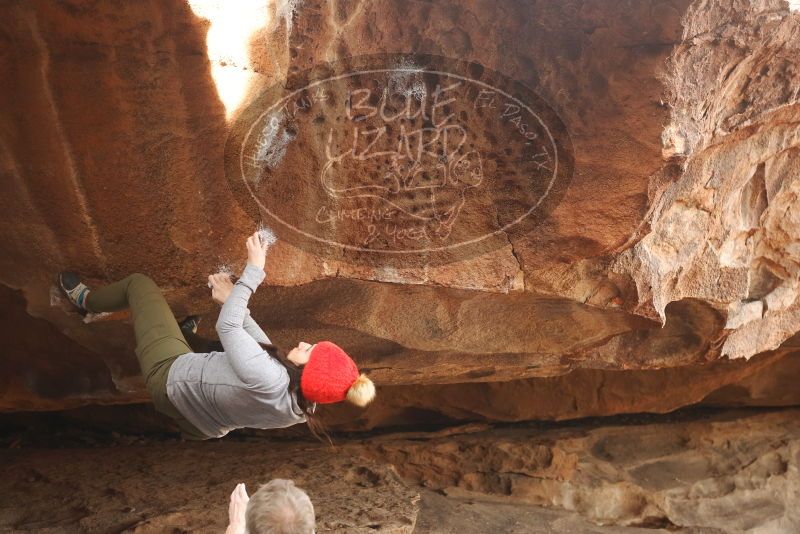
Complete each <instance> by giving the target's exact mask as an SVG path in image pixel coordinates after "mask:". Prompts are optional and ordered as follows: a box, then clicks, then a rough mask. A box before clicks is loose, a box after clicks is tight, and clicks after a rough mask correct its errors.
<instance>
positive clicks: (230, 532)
mask: <svg viewBox="0 0 800 534" xmlns="http://www.w3.org/2000/svg"><path fill="white" fill-rule="evenodd" d="M249 501H250V497H248V496H247V490H246V489H245V487H244V484H236V487H235V488H234V489H233V493H231V504H230V505H229V506H228V528H227V529H226V530H225V534H245V532H246V530H247V529H246V527H245V518H244V513H245V512H246V511H247V503H248V502H249Z"/></svg>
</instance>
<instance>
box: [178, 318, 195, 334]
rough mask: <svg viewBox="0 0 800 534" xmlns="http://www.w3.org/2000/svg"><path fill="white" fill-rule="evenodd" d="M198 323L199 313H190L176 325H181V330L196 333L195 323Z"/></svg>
mask: <svg viewBox="0 0 800 534" xmlns="http://www.w3.org/2000/svg"><path fill="white" fill-rule="evenodd" d="M199 324H200V316H199V315H190V316H189V317H187V318H186V319H184V320H183V321H181V322H180V323H179V324H178V326H180V327H181V330H183V331H184V332H191V333H192V334H196V333H197V325H199Z"/></svg>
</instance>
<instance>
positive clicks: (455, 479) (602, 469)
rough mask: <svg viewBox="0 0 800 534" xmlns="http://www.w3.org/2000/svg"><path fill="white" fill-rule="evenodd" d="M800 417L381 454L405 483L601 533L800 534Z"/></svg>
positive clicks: (393, 449)
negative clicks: (538, 512) (529, 509)
mask: <svg viewBox="0 0 800 534" xmlns="http://www.w3.org/2000/svg"><path fill="white" fill-rule="evenodd" d="M798 416H800V414H799V413H798V412H797V411H784V412H777V413H771V414H754V415H750V416H745V417H742V418H731V417H727V416H726V417H715V418H710V419H707V418H700V419H699V420H694V421H693V420H689V421H675V422H672V423H666V424H651V425H635V424H631V425H626V426H609V427H605V428H594V429H592V428H566V429H561V430H557V431H545V432H542V431H541V430H539V429H531V430H519V429H517V430H498V429H495V430H494V431H492V432H491V433H489V432H480V429H475V430H478V432H476V433H473V434H463V435H455V436H454V435H444V436H439V437H431V436H428V437H422V436H416V437H415V439H414V440H406V441H397V440H392V439H390V438H387V440H386V442H385V443H378V444H375V445H373V446H372V450H373V455H374V456H376V457H378V458H380V459H381V460H383V461H389V462H391V463H393V464H394V465H395V466H397V469H398V470H399V472H400V474H401V475H402V476H404V477H406V478H407V479H410V480H413V481H415V482H417V483H419V484H421V485H423V486H426V487H427V488H429V489H432V490H438V491H443V492H444V493H445V494H446V495H448V496H459V497H461V498H464V497H467V498H469V497H472V498H477V499H480V498H481V495H483V498H484V499H485V498H486V496H487V494H488V496H494V497H495V498H496V499H499V500H501V502H502V501H504V502H506V503H513V502H518V503H519V502H525V503H529V504H536V505H540V506H548V507H554V508H563V509H566V510H571V511H576V512H578V513H579V514H580V515H581V516H583V517H585V518H586V519H588V520H590V521H592V522H595V523H598V524H615V525H629V526H641V527H651V528H655V527H663V528H668V529H669V530H675V529H684V528H685V529H687V530H686V531H687V532H694V531H696V532H705V533H708V534H711V533H722V532H726V533H734V532H752V533H755V532H759V533H761V532H763V533H766V532H770V533H790V532H797V530H798V528H800V516H798V513H797V506H796V504H797V502H798V499H799V498H800V471H799V470H798V468H799V466H798V462H800V417H798ZM398 437H399V436H398ZM420 440H421V441H420ZM692 529H702V530H692ZM576 531H578V530H576ZM679 531H682V530H679Z"/></svg>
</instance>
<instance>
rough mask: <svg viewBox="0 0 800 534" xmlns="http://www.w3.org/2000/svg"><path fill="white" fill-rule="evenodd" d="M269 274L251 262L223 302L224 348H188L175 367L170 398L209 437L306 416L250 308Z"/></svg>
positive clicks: (221, 334)
mask: <svg viewBox="0 0 800 534" xmlns="http://www.w3.org/2000/svg"><path fill="white" fill-rule="evenodd" d="M264 276H265V274H264V270H263V269H259V268H258V267H256V266H254V265H247V266H246V267H245V268H244V271H243V272H242V276H241V278H239V280H237V281H236V283H235V284H234V286H233V289H232V290H231V294H230V295H229V296H228V299H227V300H226V301H225V304H223V306H222V310H221V311H220V314H219V319H217V325H216V326H217V334H218V335H219V339H220V341H221V342H222V346H223V348H224V349H225V352H210V353H195V352H189V353H187V354H183V355H181V356H179V357H178V358H177V359H176V360H175V361H174V362H173V364H172V366H171V367H170V370H169V376H168V377H167V396H168V397H169V400H170V401H171V402H172V404H173V405H174V406H175V407H176V408H177V409H178V411H179V412H181V413H182V414H183V416H184V417H186V419H187V420H188V421H189V422H190V423H192V424H193V425H194V426H196V427H197V429H198V430H200V431H202V432H203V433H204V434H206V435H207V436H209V437H215V438H216V437H222V436H224V435H225V434H227V433H228V432H230V431H231V430H233V429H235V428H243V427H250V428H284V427H287V426H291V425H295V424H297V423H302V422H304V421H305V420H306V419H305V416H304V415H303V413H302V411H301V410H300V407H299V406H298V405H297V399H296V397H295V395H293V394H292V393H290V392H289V373H288V372H287V371H286V369H285V368H284V367H283V366H282V365H281V364H280V363H279V362H277V361H276V360H275V359H274V358H272V357H271V356H270V355H269V354H268V353H267V352H266V351H264V349H262V348H261V346H259V344H258V342H261V343H269V342H270V341H269V338H267V336H266V334H264V332H263V331H262V330H261V328H259V326H258V325H257V324H256V322H255V321H254V320H253V319H252V317H250V311H249V310H248V309H247V303H248V301H249V300H250V295H252V294H253V293H254V292H255V291H256V288H257V287H258V286H259V285H260V284H261V282H262V281H263V280H264Z"/></svg>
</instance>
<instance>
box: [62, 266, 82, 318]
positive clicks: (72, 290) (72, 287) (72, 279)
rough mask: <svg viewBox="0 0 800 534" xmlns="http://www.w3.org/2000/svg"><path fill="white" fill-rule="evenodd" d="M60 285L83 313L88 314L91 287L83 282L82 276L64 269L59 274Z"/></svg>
mask: <svg viewBox="0 0 800 534" xmlns="http://www.w3.org/2000/svg"><path fill="white" fill-rule="evenodd" d="M58 286H59V287H60V288H61V291H63V292H64V294H65V295H66V296H67V298H68V299H69V301H70V302H71V303H72V304H74V305H75V307H76V308H78V310H80V312H81V313H82V314H86V312H87V311H88V310H87V309H86V297H87V296H88V295H89V288H88V287H86V284H84V283H83V282H81V279H80V277H79V276H78V275H77V274H75V273H73V272H70V271H64V272H62V273H59V275H58Z"/></svg>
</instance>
